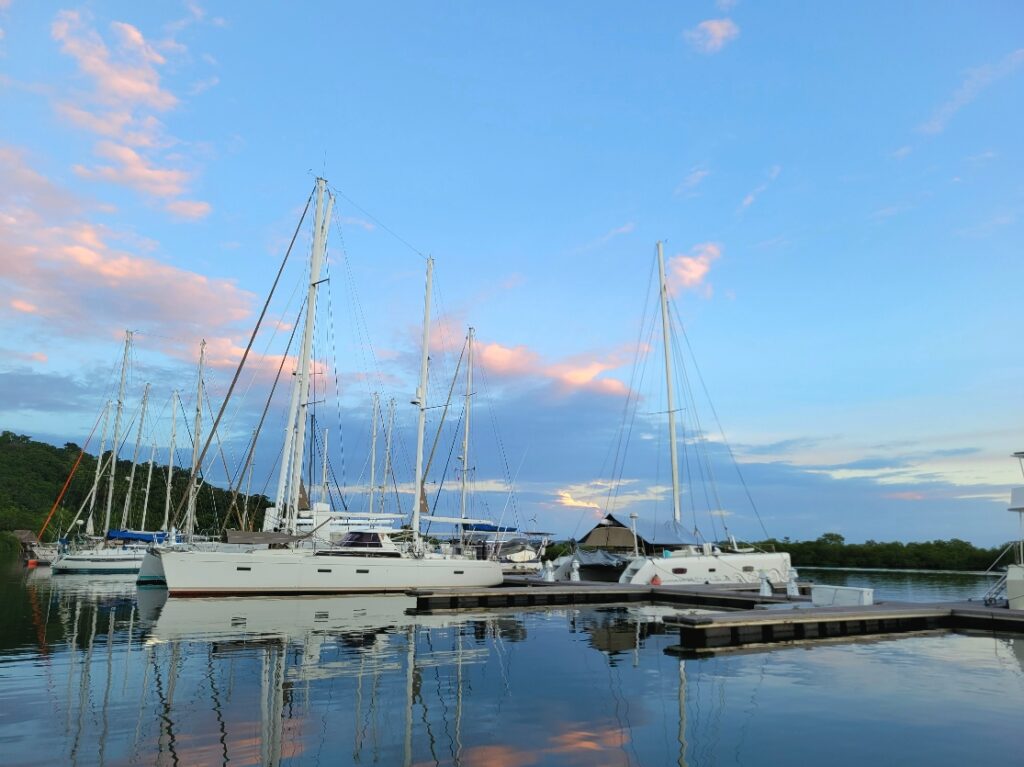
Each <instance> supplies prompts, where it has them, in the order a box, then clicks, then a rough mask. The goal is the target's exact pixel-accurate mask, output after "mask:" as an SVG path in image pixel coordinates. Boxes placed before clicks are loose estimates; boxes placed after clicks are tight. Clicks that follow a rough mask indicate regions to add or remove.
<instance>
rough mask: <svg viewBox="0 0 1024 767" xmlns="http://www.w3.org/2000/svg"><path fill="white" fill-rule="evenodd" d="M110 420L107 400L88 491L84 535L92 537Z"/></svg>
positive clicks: (108, 401)
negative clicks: (93, 473) (98, 448)
mask: <svg viewBox="0 0 1024 767" xmlns="http://www.w3.org/2000/svg"><path fill="white" fill-rule="evenodd" d="M109 419H110V400H107V404H106V405H104V406H103V430H102V431H101V432H100V435H101V436H100V452H99V453H97V455H96V475H95V476H94V477H93V480H92V490H91V491H89V516H88V517H87V519H86V525H85V532H86V535H92V534H93V533H94V532H95V529H94V527H93V521H92V513H93V510H94V509H95V508H96V493H97V492H98V490H99V486H100V475H101V474H102V473H103V453H104V451H105V450H106V447H107V421H108V420H109Z"/></svg>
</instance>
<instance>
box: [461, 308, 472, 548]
mask: <svg viewBox="0 0 1024 767" xmlns="http://www.w3.org/2000/svg"><path fill="white" fill-rule="evenodd" d="M473 333H474V330H473V328H470V329H469V333H468V334H467V335H466V413H465V416H464V423H463V427H464V428H463V431H462V513H461V515H460V516H461V517H462V518H463V519H465V518H466V490H467V486H466V475H467V474H468V473H469V410H470V395H471V394H472V392H473ZM465 535H466V529H465V527H464V526H463V525H459V537H460V538H464V537H465Z"/></svg>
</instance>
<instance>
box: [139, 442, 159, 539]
mask: <svg viewBox="0 0 1024 767" xmlns="http://www.w3.org/2000/svg"><path fill="white" fill-rule="evenodd" d="M155 461H156V440H154V441H153V449H152V450H150V451H149V471H147V472H146V494H145V495H144V496H143V497H142V521H141V522H140V523H139V529H140V530H145V529H146V514H148V513H149V486H150V485H151V484H153V463H154V462H155Z"/></svg>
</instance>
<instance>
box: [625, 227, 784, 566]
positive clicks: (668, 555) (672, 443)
mask: <svg viewBox="0 0 1024 767" xmlns="http://www.w3.org/2000/svg"><path fill="white" fill-rule="evenodd" d="M657 248H658V284H659V292H660V294H661V296H660V297H661V301H660V303H661V330H662V338H663V340H664V347H665V382H666V386H667V392H666V394H667V404H668V432H669V433H668V445H669V456H670V460H671V464H672V465H671V469H672V512H673V520H674V524H675V525H676V526H679V524H680V522H681V516H682V514H681V508H680V498H681V490H680V479H679V456H678V446H677V441H676V420H675V414H676V411H675V405H674V396H673V395H674V393H673V388H674V387H673V381H672V329H671V322H670V321H669V304H668V284H667V282H666V280H665V256H664V252H663V248H662V243H661V242H659V243H658V246H657ZM765 577H766V578H767V579H768V580H769V581H772V582H775V583H786V582H788V581H789V579H790V559H789V554H786V553H781V552H769V551H757V550H755V549H754V548H753V547H741V546H739V545H737V543H736V541H735V539H732V538H731V539H730V542H729V545H728V546H720V545H717V544H714V543H711V542H708V541H705V542H695V543H692V544H686V545H682V546H679V547H675V548H670V549H665V550H664V551H662V552H661V556H649V555H647V556H640V555H639V552H637V556H635V557H634V558H633V560H632V561H631V562H630V563H629V564H628V565H626V569H625V570H623V572H622V575H621V576H620V577H619V583H633V584H650V583H653V584H659V583H660V584H665V585H670V584H673V583H758V582H759V581H761V580H762V578H765Z"/></svg>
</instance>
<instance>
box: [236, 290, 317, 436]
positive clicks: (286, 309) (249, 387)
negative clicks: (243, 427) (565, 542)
mask: <svg viewBox="0 0 1024 767" xmlns="http://www.w3.org/2000/svg"><path fill="white" fill-rule="evenodd" d="M300 286H301V284H300V283H296V285H295V288H293V290H292V294H291V296H289V297H288V301H287V303H286V304H285V306H284V308H283V310H282V311H281V317H282V318H283V317H284V316H285V315H287V313H288V312H289V311H290V310H291V306H292V302H293V301H294V300H295V298H296V296H297V295H298V293H299V288H300ZM305 302H306V298H305V296H303V297H302V303H301V304H300V305H299V312H298V315H299V316H300V317H301V315H302V307H303V306H304V305H305ZM298 321H299V320H298V319H296V320H295V324H298ZM280 326H281V323H280V322H275V323H274V325H273V332H272V333H271V334H270V338H269V339H268V340H267V343H266V345H265V346H264V347H263V352H262V353H261V354H260V358H261V359H264V360H265V359H266V358H267V353H268V352H269V351H270V347H271V345H272V344H273V343H274V341H275V340H276V339H277V335H278V332H279V331H280V329H281V327H280ZM291 337H292V338H294V337H295V328H294V325H293V327H292V336H291ZM288 345H289V348H290V347H291V340H290V339H289V341H288ZM285 356H287V351H286V352H285ZM258 378H259V370H258V369H254V370H253V374H252V375H251V376H250V377H249V383H248V385H247V386H246V388H245V391H244V392H242V395H241V402H240V403H239V404H238V406H237V407H236V408H235V411H234V413H233V414H232V415H231V417H230V419H229V420H228V422H227V424H226V425H225V428H226V430H227V431H231V429H232V428H233V426H234V424H235V421H236V420H237V419H238V417H239V415H240V414H241V412H242V409H243V406H244V403H245V402H246V401H247V399H248V397H249V394H250V393H251V391H252V387H253V386H254V385H255V384H256V381H257V379H258Z"/></svg>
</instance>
